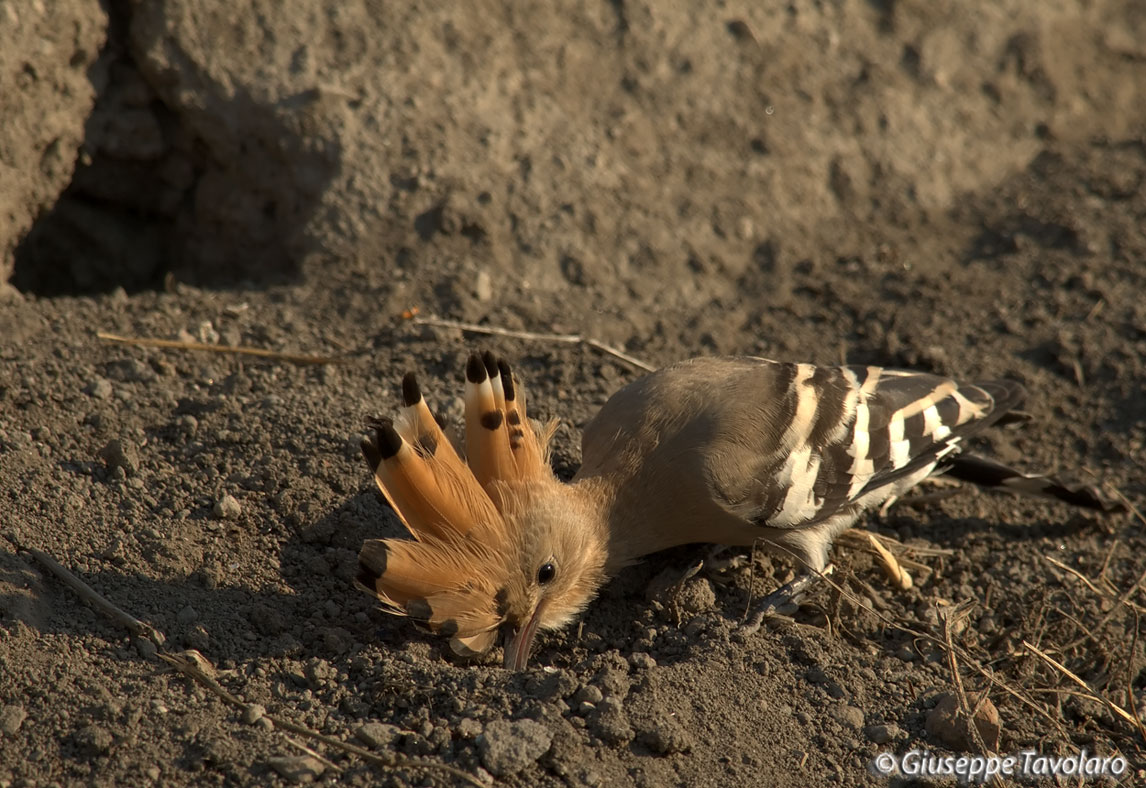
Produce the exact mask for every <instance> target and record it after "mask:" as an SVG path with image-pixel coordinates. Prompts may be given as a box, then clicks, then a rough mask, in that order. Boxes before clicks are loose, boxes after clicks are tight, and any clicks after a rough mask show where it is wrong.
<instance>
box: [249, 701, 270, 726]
mask: <svg viewBox="0 0 1146 788" xmlns="http://www.w3.org/2000/svg"><path fill="white" fill-rule="evenodd" d="M266 713H267V710H266V707H264V706H262V705H261V704H258V703H248V704H247V705H246V706H245V707H243V724H244V725H254V724H255V723H256V722H258V721H259V720H261V719H262V718H263V717H264V716H266Z"/></svg>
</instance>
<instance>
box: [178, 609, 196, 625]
mask: <svg viewBox="0 0 1146 788" xmlns="http://www.w3.org/2000/svg"><path fill="white" fill-rule="evenodd" d="M197 618H199V611H197V610H196V609H195V608H193V607H191V606H190V605H187V606H186V607H184V608H183V609H182V610H180V611H179V615H178V616H176V620H178V621H179V623H180V624H182V625H184V626H186V625H187V624H192V623H194V622H195V619H197Z"/></svg>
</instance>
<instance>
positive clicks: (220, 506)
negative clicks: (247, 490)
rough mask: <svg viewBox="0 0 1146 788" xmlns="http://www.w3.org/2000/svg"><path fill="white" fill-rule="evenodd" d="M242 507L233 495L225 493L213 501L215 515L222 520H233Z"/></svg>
mask: <svg viewBox="0 0 1146 788" xmlns="http://www.w3.org/2000/svg"><path fill="white" fill-rule="evenodd" d="M241 511H242V507H240V506H239V502H238V501H237V500H235V496H233V495H230V494H227V495H224V496H223V497H222V498H220V499H219V500H217V501H215V509H214V512H215V516H216V517H218V518H220V519H223V520H234V519H235V518H236V517H238V516H239V512H241Z"/></svg>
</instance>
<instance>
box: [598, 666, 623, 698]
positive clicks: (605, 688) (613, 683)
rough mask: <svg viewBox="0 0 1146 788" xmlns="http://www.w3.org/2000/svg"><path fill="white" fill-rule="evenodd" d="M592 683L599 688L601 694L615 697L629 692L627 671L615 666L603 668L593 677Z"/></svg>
mask: <svg viewBox="0 0 1146 788" xmlns="http://www.w3.org/2000/svg"><path fill="white" fill-rule="evenodd" d="M593 683H594V684H596V685H597V686H598V687H600V688H601V692H602V694H604V695H606V696H612V697H615V698H624V697H625V696H626V695H628V694H629V686H630V682H629V674H628V671H624V670H619V669H617V668H603V669H602V670H601V671H600V672H599V673H598V674H597V675H596V676H595V677H594V678H593Z"/></svg>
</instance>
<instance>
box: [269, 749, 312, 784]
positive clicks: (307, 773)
mask: <svg viewBox="0 0 1146 788" xmlns="http://www.w3.org/2000/svg"><path fill="white" fill-rule="evenodd" d="M267 765H268V766H270V767H271V768H272V769H274V770H275V771H276V772H278V773H279V774H280V775H281V776H282V778H283V779H284V780H287V781H289V782H292V783H312V782H314V781H315V780H317V779H318V778H319V777H321V776H322V773H323V772H324V771H326V767H325V766H323V764H322V761H320V760H318V759H317V758H315V757H314V756H311V755H297V756H282V757H278V758H270V759H269V760H268V761H267Z"/></svg>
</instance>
